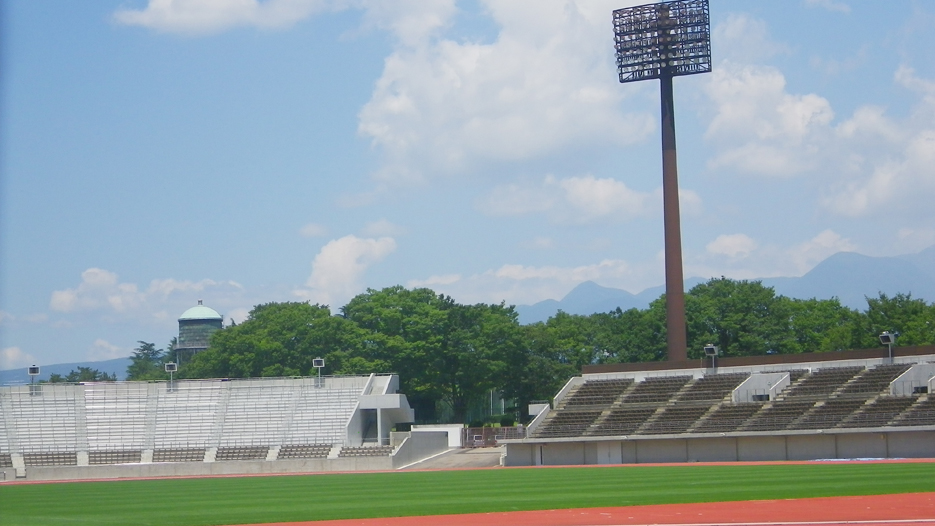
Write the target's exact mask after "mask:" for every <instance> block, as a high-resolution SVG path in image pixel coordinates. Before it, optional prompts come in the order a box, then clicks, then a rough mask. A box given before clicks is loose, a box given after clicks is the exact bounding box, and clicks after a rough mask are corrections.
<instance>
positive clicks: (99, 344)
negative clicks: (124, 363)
mask: <svg viewBox="0 0 935 526" xmlns="http://www.w3.org/2000/svg"><path fill="white" fill-rule="evenodd" d="M132 354H133V349H130V348H126V347H120V346H118V345H114V344H112V343H110V342H108V341H107V340H103V339H101V338H98V339H96V340H94V343H93V344H92V345H91V348H90V349H88V360H92V361H99V360H112V359H114V358H126V357H127V356H130V355H132Z"/></svg>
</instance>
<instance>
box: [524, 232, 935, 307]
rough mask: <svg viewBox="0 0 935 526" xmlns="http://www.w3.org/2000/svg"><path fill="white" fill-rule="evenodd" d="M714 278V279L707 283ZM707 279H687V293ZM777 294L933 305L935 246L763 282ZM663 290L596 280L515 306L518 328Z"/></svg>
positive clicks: (643, 302)
mask: <svg viewBox="0 0 935 526" xmlns="http://www.w3.org/2000/svg"><path fill="white" fill-rule="evenodd" d="M708 279H710V278H708ZM708 279H705V278H700V277H691V278H687V279H686V280H685V290H686V291H688V290H690V289H691V288H692V287H694V286H695V285H697V284H699V283H704V282H707V281H708ZM751 281H760V282H761V283H763V285H765V286H768V287H772V288H773V289H774V290H775V291H776V294H777V295H783V296H787V297H790V298H796V299H811V298H818V299H831V298H835V297H836V298H838V300H840V302H841V304H842V305H845V306H847V307H849V308H852V309H857V310H863V309H865V308H866V307H867V302H866V297H877V296H878V295H879V294H880V293H881V292H882V293H884V294H887V295H893V294H897V293H904V294H911V295H912V297H914V298H922V299H924V300H926V301H935V245H933V246H931V247H929V248H926V249H925V250H922V251H920V252H917V253H915V254H903V255H899V256H882V257H881V256H865V255H863V254H858V253H856V252H838V253H836V254H833V255H831V256H829V257H828V258H826V259H825V260H823V261H822V262H820V263H818V264H817V265H815V266H814V267H813V268H812V269H811V270H809V271H808V272H806V273H805V274H803V275H802V276H799V277H777V278H761V279H755V280H751ZM664 291H665V286H664V285H659V286H656V287H650V288H648V289H645V290H643V291H642V292H639V293H637V294H633V293H631V292H628V291H626V290H623V289H615V288H611V287H603V286H601V285H598V284H597V283H594V282H593V281H585V282H583V283H579V284H578V285H577V286H576V287H575V288H573V289H572V290H571V291H569V292H568V294H566V295H565V296H564V297H563V298H562V299H561V300H554V299H548V300H543V301H540V302H537V303H534V304H532V305H517V306H516V312H517V314H519V321H520V323H522V324H524V325H526V324H529V323H536V322H539V321H546V320H547V319H548V318H549V317H551V316H554V315H555V314H556V313H557V312H558V311H559V310H561V311H564V312H567V313H568V314H580V315H584V316H587V315H590V314H594V313H596V312H610V311H612V310H615V309H616V308H618V307H619V308H620V309H622V310H627V309H631V308H638V309H645V308H647V307H648V306H649V304H650V302H652V301H653V300H655V299H656V298H658V297H659V296H660V295H661V294H662V293H663V292H664Z"/></svg>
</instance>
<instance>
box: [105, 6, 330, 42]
mask: <svg viewBox="0 0 935 526" xmlns="http://www.w3.org/2000/svg"><path fill="white" fill-rule="evenodd" d="M329 3H330V2H327V1H325V0H265V1H260V0H149V3H148V4H147V5H146V7H145V8H144V9H129V8H120V9H118V10H117V11H116V12H115V13H114V15H113V18H114V20H115V21H116V22H117V23H120V24H124V25H130V26H142V27H148V28H150V29H155V30H157V31H164V32H169V33H184V34H191V35H201V34H210V33H217V32H220V31H224V30H227V29H230V28H234V27H242V26H248V27H259V28H264V29H272V28H279V27H288V26H291V25H292V24H294V23H296V22H298V21H300V20H303V19H305V18H307V17H308V16H310V15H312V14H314V13H316V12H319V11H323V10H325V9H326V8H327V7H328V5H329Z"/></svg>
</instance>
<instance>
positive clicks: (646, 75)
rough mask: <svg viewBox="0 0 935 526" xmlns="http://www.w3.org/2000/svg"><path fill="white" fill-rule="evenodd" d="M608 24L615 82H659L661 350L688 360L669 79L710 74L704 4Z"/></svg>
mask: <svg viewBox="0 0 935 526" xmlns="http://www.w3.org/2000/svg"><path fill="white" fill-rule="evenodd" d="M613 21H614V47H615V48H616V51H617V76H618V78H619V79H620V82H621V83H624V82H638V81H641V80H648V79H659V90H660V95H661V99H662V201H663V217H664V220H665V249H666V348H667V351H668V360H669V361H672V362H683V361H687V360H688V335H687V327H686V323H685V281H684V277H683V275H682V231H681V225H680V221H681V219H680V217H679V176H678V162H677V159H676V153H675V103H674V100H673V99H674V98H673V96H672V78H673V77H678V76H682V75H695V74H697V73H708V72H710V71H711V17H710V16H709V14H708V0H670V1H667V2H660V3H657V4H647V5H640V6H636V7H628V8H624V9H617V10H615V11H614V13H613Z"/></svg>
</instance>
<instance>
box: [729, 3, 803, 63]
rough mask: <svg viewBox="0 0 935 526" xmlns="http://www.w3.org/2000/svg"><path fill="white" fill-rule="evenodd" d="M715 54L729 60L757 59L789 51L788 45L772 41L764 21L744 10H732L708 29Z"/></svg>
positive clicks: (748, 60) (745, 60)
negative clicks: (738, 11) (744, 12)
mask: <svg viewBox="0 0 935 526" xmlns="http://www.w3.org/2000/svg"><path fill="white" fill-rule="evenodd" d="M711 33H712V35H711V45H712V46H713V47H714V50H713V54H714V56H717V57H720V58H721V59H722V60H724V59H726V60H730V61H732V62H743V63H747V62H756V61H760V60H763V59H767V58H770V57H772V56H775V55H779V54H786V53H789V47H788V46H787V45H785V44H782V43H779V42H776V41H774V40H773V39H772V38H771V37H770V34H769V27H767V25H766V22H764V21H763V20H760V19H758V18H754V17H752V16H750V15H747V14H743V13H731V14H730V15H728V16H727V19H726V20H724V21H723V22H721V23H720V24H717V25H716V26H714V28H713V29H712V31H711Z"/></svg>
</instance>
